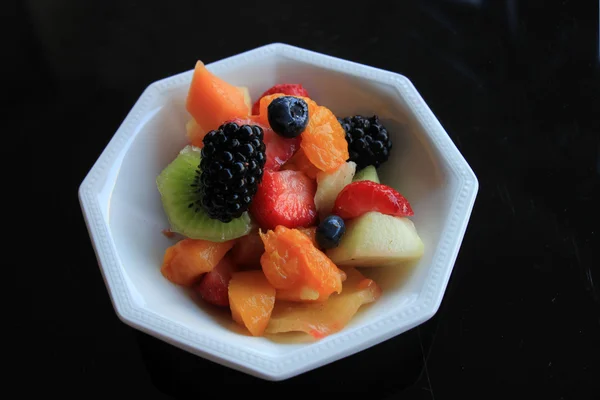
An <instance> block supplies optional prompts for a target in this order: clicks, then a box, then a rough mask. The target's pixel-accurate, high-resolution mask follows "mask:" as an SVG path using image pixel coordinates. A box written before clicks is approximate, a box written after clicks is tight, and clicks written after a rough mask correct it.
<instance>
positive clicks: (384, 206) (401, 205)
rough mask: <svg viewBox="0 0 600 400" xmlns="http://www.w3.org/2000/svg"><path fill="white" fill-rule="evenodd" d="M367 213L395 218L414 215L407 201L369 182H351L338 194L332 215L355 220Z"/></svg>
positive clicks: (395, 193)
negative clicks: (376, 213)
mask: <svg viewBox="0 0 600 400" xmlns="http://www.w3.org/2000/svg"><path fill="white" fill-rule="evenodd" d="M369 211H378V212H380V213H382V214H387V215H393V216H396V217H410V216H412V215H415V213H414V212H413V210H412V208H411V207H410V204H409V203H408V200H406V199H405V198H404V196H402V195H401V194H400V193H398V192H397V191H395V190H394V189H392V188H391V187H389V186H386V185H382V184H380V183H375V182H371V181H357V182H352V183H350V184H348V185H346V187H344V189H342V191H341V192H340V194H338V196H337V198H336V199H335V205H334V207H333V213H334V214H336V215H339V216H340V217H342V218H343V219H351V218H356V217H359V216H361V215H363V214H364V213H367V212H369Z"/></svg>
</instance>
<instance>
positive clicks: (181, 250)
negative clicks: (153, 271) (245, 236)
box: [160, 239, 234, 286]
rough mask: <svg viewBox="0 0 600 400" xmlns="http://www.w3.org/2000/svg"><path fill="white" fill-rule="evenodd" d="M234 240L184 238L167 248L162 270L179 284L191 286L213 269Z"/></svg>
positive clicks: (168, 277) (166, 276)
mask: <svg viewBox="0 0 600 400" xmlns="http://www.w3.org/2000/svg"><path fill="white" fill-rule="evenodd" d="M233 243H234V241H233V240H229V241H227V242H221V243H215V242H209V241H208V240H199V239H183V240H181V241H179V242H177V243H175V244H174V245H173V246H171V247H169V248H167V250H166V251H165V255H164V258H163V264H162V267H161V269H160V272H161V273H162V274H163V276H164V277H165V278H167V279H168V280H170V281H171V282H173V283H175V284H177V285H183V286H190V285H192V284H193V283H195V282H196V281H197V280H198V278H200V276H201V275H202V274H204V273H205V272H209V271H211V270H212V269H213V268H214V267H215V266H216V265H217V264H218V263H219V261H221V259H222V258H223V257H224V256H225V254H226V253H227V252H228V251H229V249H231V247H232V246H233Z"/></svg>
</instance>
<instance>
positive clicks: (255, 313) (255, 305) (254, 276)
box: [229, 270, 275, 336]
mask: <svg viewBox="0 0 600 400" xmlns="http://www.w3.org/2000/svg"><path fill="white" fill-rule="evenodd" d="M274 305H275V288H274V287H273V286H271V284H270V283H269V281H267V278H265V275H264V274H263V272H262V271H259V270H257V271H242V272H235V273H234V274H233V275H232V277H231V280H230V281H229V307H230V308H231V316H232V317H233V320H234V321H235V322H237V323H238V324H240V325H242V326H245V327H246V328H247V329H248V331H250V333H251V334H252V335H253V336H261V335H262V334H263V332H264V330H265V328H266V327H267V324H268V323H269V318H270V316H271V311H273V306H274Z"/></svg>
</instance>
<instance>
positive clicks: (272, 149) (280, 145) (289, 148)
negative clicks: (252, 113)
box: [232, 118, 300, 171]
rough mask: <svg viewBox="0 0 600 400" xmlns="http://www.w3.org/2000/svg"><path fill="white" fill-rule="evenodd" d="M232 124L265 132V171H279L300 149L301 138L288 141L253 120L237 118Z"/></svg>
mask: <svg viewBox="0 0 600 400" xmlns="http://www.w3.org/2000/svg"><path fill="white" fill-rule="evenodd" d="M232 122H235V123H236V124H238V125H244V124H247V125H258V126H260V127H261V128H262V130H263V132H264V137H263V142H264V143H265V147H266V150H265V155H266V156H267V161H266V162H265V167H264V170H265V171H279V169H280V168H281V166H282V165H283V164H285V162H286V161H287V160H289V159H290V158H291V157H292V156H293V155H294V153H295V152H296V150H298V149H299V148H300V136H297V137H295V138H293V139H287V138H284V137H282V136H279V135H278V134H276V133H275V132H274V131H273V129H271V128H270V127H269V126H265V125H263V124H261V123H259V122H258V121H256V120H255V119H253V118H236V119H233V120H232Z"/></svg>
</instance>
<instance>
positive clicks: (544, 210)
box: [3, 0, 600, 400]
mask: <svg viewBox="0 0 600 400" xmlns="http://www.w3.org/2000/svg"><path fill="white" fill-rule="evenodd" d="M9 3H11V2H9ZM13 3H14V4H12V6H9V4H8V3H5V7H3V11H4V12H7V11H8V14H7V15H8V16H11V17H12V18H9V21H8V23H9V24H10V26H11V27H12V28H11V30H10V36H9V37H5V38H4V39H5V40H6V39H8V40H6V41H7V46H3V48H5V49H8V52H9V53H8V55H9V57H5V58H3V60H5V62H4V64H5V65H4V66H3V68H7V67H8V71H7V73H6V74H4V77H5V78H6V77H10V79H7V81H8V82H6V84H5V85H4V87H5V95H7V96H8V98H9V99H11V102H12V106H10V107H9V110H10V113H9V115H7V116H6V117H4V118H3V124H4V125H3V126H4V127H5V129H3V132H5V135H9V133H6V132H10V131H13V132H17V134H15V133H10V135H13V136H18V138H19V139H21V140H23V141H24V144H23V145H24V146H26V149H27V150H26V152H25V153H24V154H28V155H31V157H28V159H27V161H26V164H27V169H24V168H23V169H20V171H19V172H18V174H19V176H18V178H21V176H22V177H25V174H30V175H33V176H36V177H37V179H36V184H35V185H32V186H33V187H34V189H33V193H32V194H30V196H31V199H32V201H33V202H34V203H35V204H36V205H38V206H39V205H40V204H39V202H40V201H43V202H45V210H47V211H49V212H45V213H44V214H43V215H44V216H43V217H42V214H41V213H31V212H30V213H29V216H28V217H27V218H28V219H27V220H26V224H23V222H22V221H21V222H20V223H17V224H19V225H20V226H21V227H23V225H25V227H29V229H36V232H37V233H39V232H40V230H41V231H42V232H45V233H44V234H43V240H41V242H42V243H40V244H39V246H41V247H40V248H39V249H37V250H36V251H35V252H33V253H35V254H39V255H40V256H41V257H40V260H39V261H35V262H33V261H32V262H31V264H32V265H33V266H32V268H34V269H32V268H20V269H16V272H15V271H13V272H11V273H16V275H17V276H16V282H18V285H17V286H18V287H19V288H22V290H27V293H29V295H28V296H27V298H28V301H27V302H26V303H23V304H24V305H26V306H27V307H30V308H29V309H27V310H24V313H25V315H27V319H28V321H27V322H29V323H32V324H33V326H34V327H35V329H34V330H33V332H35V334H36V335H37V336H36V338H35V339H34V340H33V341H31V340H30V339H29V338H25V335H22V339H23V340H24V341H25V339H27V340H28V342H27V343H28V344H27V346H24V347H23V348H25V349H27V353H26V354H27V356H28V357H23V356H22V353H19V354H21V357H20V359H21V361H23V360H25V361H26V362H27V365H25V369H17V371H19V372H18V373H17V374H15V378H16V380H15V382H25V384H22V385H20V388H21V390H22V391H30V390H32V391H33V390H42V391H44V392H45V394H46V395H50V394H63V395H80V396H81V395H88V394H90V393H101V394H112V395H114V394H117V393H122V392H124V393H128V394H138V395H141V396H144V397H146V398H172V397H181V398H186V397H190V396H202V395H206V393H207V391H208V390H212V389H216V390H218V391H220V393H223V394H226V393H227V392H228V391H229V390H231V389H230V388H231V386H229V384H252V385H255V386H256V389H257V390H256V393H261V394H263V395H264V396H265V397H266V398H270V397H275V396H277V397H281V396H289V395H290V394H303V395H308V396H312V397H315V398H320V397H321V395H320V393H322V392H340V393H341V392H366V393H368V394H367V395H368V396H370V398H372V399H392V398H407V399H438V400H439V399H454V398H461V397H462V398H485V399H492V398H494V399H495V398H507V397H508V398H536V399H538V398H539V399H592V398H600V387H599V380H600V251H599V249H600V247H599V246H600V241H599V240H598V239H599V236H600V227H599V222H600V220H599V219H598V217H597V211H598V208H599V207H598V206H599V205H600V196H599V193H600V144H599V136H600V123H599V116H600V102H599V97H600V80H599V74H598V72H599V61H600V53H599V52H600V49H599V45H598V31H599V30H598V17H599V12H598V2H597V1H595V0H592V1H574V0H571V1H566V0H565V1H545V2H541V1H527V2H525V1H521V2H519V1H516V0H512V1H511V0H506V1H502V0H498V1H487V0H469V1H468V0H462V1H459V0H454V1H437V2H431V1H419V2H417V1H414V2H400V1H396V2H387V3H385V2H371V3H369V6H366V5H365V4H362V5H360V6H350V5H349V4H348V5H345V6H342V5H335V6H332V5H327V4H326V2H320V3H321V4H318V3H317V4H314V5H312V4H311V5H309V4H308V3H302V2H280V1H262V2H261V3H260V5H258V6H256V5H253V4H252V3H251V2H246V3H244V5H242V6H234V5H232V4H231V3H230V2H224V1H223V2H216V3H214V4H213V3H211V4H210V6H211V7H212V9H210V10H209V8H208V6H205V5H202V4H201V3H202V2H195V1H187V2H160V1H144V2H141V1H140V2H132V1H116V0H105V1H97V2H89V3H88V2H83V1H78V0H52V1H36V0H28V1H21V2H13ZM5 26H6V25H5ZM271 42H285V43H289V44H293V45H297V46H300V47H304V48H308V49H312V50H315V51H318V52H323V53H327V54H330V55H333V56H338V57H341V58H345V59H349V60H353V61H357V62H361V63H365V64H369V65H373V66H376V67H380V68H383V69H387V70H391V71H395V72H399V73H402V74H404V75H406V76H407V77H409V78H410V79H411V80H412V81H413V83H414V84H415V86H416V87H417V88H418V90H419V91H420V93H421V94H422V95H423V97H424V98H425V100H426V101H427V102H428V104H429V105H430V107H431V108H432V110H433V112H434V113H435V114H436V115H437V116H438V118H439V119H440V121H441V123H442V125H443V126H444V127H445V128H446V130H447V131H448V133H449V135H450V136H451V138H452V140H453V141H454V142H455V143H456V145H457V146H458V148H459V149H460V151H461V152H462V153H463V155H464V156H465V158H466V159H467V161H468V162H469V163H470V165H471V166H472V167H473V169H474V171H475V173H476V174H477V176H478V178H479V182H480V191H479V195H478V198H477V201H476V204H475V207H474V210H473V214H472V218H471V222H470V225H469V227H468V230H467V232H466V235H465V238H464V242H463V245H462V248H461V251H460V255H459V257H458V259H457V261H456V264H455V267H454V271H453V274H452V277H451V281H450V284H449V287H448V290H447V292H446V294H445V297H444V300H443V303H442V306H441V308H440V310H439V312H438V313H437V314H436V316H435V317H434V318H433V319H432V320H430V321H428V322H427V323H426V324H424V325H422V326H421V327H419V328H416V329H413V330H412V331H409V332H407V333H405V334H403V335H400V336H399V337H397V338H394V339H391V340H389V341H387V342H385V343H383V344H380V345H378V346H375V347H374V348H372V349H369V350H367V351H365V352H363V353H360V354H358V355H356V356H353V357H350V358H348V359H345V360H341V361H339V362H336V363H334V364H331V365H329V366H327V367H324V368H321V369H318V370H316V371H313V372H311V373H308V374H306V375H302V376H301V377H299V378H297V379H292V380H290V381H288V382H284V383H279V384H275V383H267V382H264V381H259V380H256V379H254V378H250V377H249V376H247V375H243V374H240V373H237V372H234V371H232V370H229V369H226V368H222V367H220V366H217V365H216V364H212V363H210V362H207V361H204V360H202V359H199V358H197V357H194V356H191V355H189V354H188V353H184V352H182V351H180V350H177V349H175V348H173V347H171V346H169V345H166V344H164V343H163V342H160V341H158V340H156V339H154V338H152V337H149V336H147V335H144V334H141V333H139V332H137V331H135V330H133V329H131V328H129V327H128V326H126V325H124V324H123V323H122V322H120V321H119V320H118V318H117V317H116V315H115V313H114V310H113V308H112V305H111V303H110V301H109V297H108V295H107V292H106V288H105V286H104V282H103V280H102V278H101V275H100V272H99V268H98V266H97V262H96V258H95V255H94V252H93V250H92V246H91V244H90V241H89V238H88V236H87V231H86V228H85V225H84V222H83V218H82V215H81V211H80V208H79V204H78V201H77V189H78V185H79V184H80V182H81V181H82V179H83V177H84V176H85V174H86V172H87V171H88V170H89V168H90V167H91V166H92V164H93V163H94V161H95V160H96V158H97V157H98V155H99V154H100V152H101V151H102V149H103V148H104V146H105V145H106V144H107V142H108V141H109V140H110V138H111V136H112V134H113V133H114V132H115V130H116V129H117V127H118V126H119V124H120V123H121V121H122V120H123V118H124V117H125V115H126V114H127V112H128V111H129V109H130V107H131V106H132V105H133V103H134V102H135V100H136V99H137V97H138V96H139V95H140V93H141V92H142V90H143V89H144V88H145V87H146V86H147V85H148V84H149V83H151V82H153V81H155V80H157V79H160V78H164V77H167V76H169V75H172V74H175V73H178V72H181V71H185V70H188V69H190V68H191V66H192V65H193V63H194V62H195V60H196V59H200V58H201V59H202V60H203V61H205V62H206V63H209V62H212V61H215V60H219V59H221V58H224V57H227V56H230V55H232V54H236V53H238V52H241V51H244V50H248V49H251V48H254V47H257V46H260V45H264V44H268V43H271ZM31 151H33V154H31ZM22 154H23V153H22ZM24 181H25V180H24ZM27 181H30V179H28V180H27ZM37 209H38V210H39V207H38V208H37ZM42 209H43V208H42ZM40 225H42V228H40ZM35 226H37V227H38V228H35ZM28 233H29V235H30V236H31V231H29V232H28ZM28 251H30V252H31V249H28ZM13 269H15V268H11V270H13ZM33 276H35V279H32V277H33ZM9 284H10V283H9ZM18 326H19V325H18ZM32 344H33V346H32ZM29 352H30V353H31V354H29ZM21 380H22V381H21ZM297 384H300V385H297ZM313 384H318V385H319V386H315V385H313ZM290 385H297V387H295V388H291V387H290ZM290 389H291V390H290ZM249 393H252V392H249ZM312 397H311V398H312Z"/></svg>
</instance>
